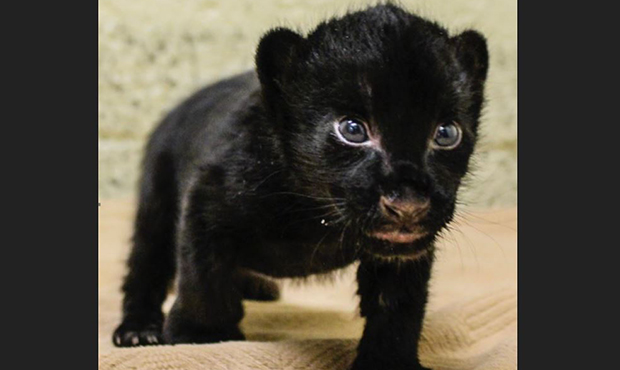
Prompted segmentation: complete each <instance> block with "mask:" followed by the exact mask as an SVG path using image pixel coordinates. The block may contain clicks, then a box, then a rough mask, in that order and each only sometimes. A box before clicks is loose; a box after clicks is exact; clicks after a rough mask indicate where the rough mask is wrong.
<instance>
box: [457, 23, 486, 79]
mask: <svg viewBox="0 0 620 370" xmlns="http://www.w3.org/2000/svg"><path fill="white" fill-rule="evenodd" d="M451 41H452V43H453V45H454V48H455V54H456V58H457V59H458V61H459V62H460V63H461V65H462V66H463V68H464V69H465V72H466V73H467V74H468V75H469V76H470V77H471V78H472V79H473V80H474V81H475V82H476V83H477V84H478V85H480V86H481V85H482V84H483V83H484V81H485V80H486V78H487V71H488V69H489V51H488V50H487V41H486V39H485V38H484V36H482V34H480V33H479V32H477V31H473V30H467V31H465V32H463V33H461V34H460V35H457V36H454V37H452V39H451Z"/></svg>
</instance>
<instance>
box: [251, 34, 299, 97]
mask: <svg viewBox="0 0 620 370" xmlns="http://www.w3.org/2000/svg"><path fill="white" fill-rule="evenodd" d="M303 41H304V38H303V37H302V36H300V35H299V34H297V33H295V32H293V31H291V30H289V29H286V28H275V29H273V30H271V31H269V32H267V33H266V34H265V35H264V36H263V37H262V38H261V40H260V42H259V44H258V49H257V50H256V58H255V61H256V72H257V74H258V79H259V80H260V83H261V86H262V89H263V96H264V98H265V100H266V101H267V102H273V103H275V101H276V100H277V99H278V98H279V96H280V95H281V86H282V83H283V80H284V76H285V75H286V73H287V72H288V71H290V70H291V67H292V66H293V63H294V62H295V51H296V50H297V48H298V47H299V46H300V45H301V43H302V42H303Z"/></svg>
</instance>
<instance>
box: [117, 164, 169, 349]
mask: <svg viewBox="0 0 620 370" xmlns="http://www.w3.org/2000/svg"><path fill="white" fill-rule="evenodd" d="M145 165H146V166H145V167H148V168H151V169H152V170H151V171H145V173H144V175H143V178H142V187H141V190H140V201H139V204H138V211H137V214H136V219H135V225H134V236H133V247H132V250H131V254H130V256H129V260H128V262H127V265H128V268H129V273H128V274H127V276H126V277H125V281H124V284H123V288H122V289H123V292H124V298H123V321H122V323H121V324H120V325H119V326H118V327H117V328H116V330H115V331H114V334H113V336H112V341H113V343H114V344H115V345H116V346H119V347H129V346H138V345H142V346H143V345H150V344H160V343H162V337H161V330H162V326H163V322H164V315H163V313H162V311H161V305H162V303H163V302H164V300H165V299H166V295H167V292H168V288H169V286H170V283H171V282H172V279H173V277H174V273H175V252H174V251H175V245H174V244H175V243H174V239H175V223H176V217H177V212H176V211H177V204H176V201H177V199H176V185H175V179H174V170H173V166H172V159H171V158H170V157H169V156H167V155H165V154H159V155H156V156H152V157H148V158H147V161H146V163H145Z"/></svg>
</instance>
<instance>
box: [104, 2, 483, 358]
mask: <svg viewBox="0 0 620 370" xmlns="http://www.w3.org/2000/svg"><path fill="white" fill-rule="evenodd" d="M487 68H488V53H487V47H486V41H485V39H484V37H483V36H482V35H480V34H479V33H477V32H476V31H471V30H470V31H465V32H463V33H461V34H458V35H455V36H450V35H448V32H447V31H446V30H445V29H444V28H442V27H440V26H439V25H437V24H435V23H433V22H430V21H428V20H425V19H422V18H420V17H419V16H416V15H414V14H411V13H408V12H406V11H405V10H403V9H401V8H399V7H397V6H395V5H391V4H387V5H378V6H374V7H370V8H368V9H366V10H363V11H358V12H354V13H350V14H347V15H345V16H343V17H341V18H334V19H331V20H329V21H327V22H324V23H321V24H320V25H319V26H318V27H316V29H314V30H313V31H312V32H310V33H309V34H308V35H306V36H303V35H300V34H298V33H296V32H294V31H291V30H288V29H284V28H277V29H274V30H272V31H270V32H268V33H267V34H266V35H264V36H263V38H262V39H261V41H260V44H259V46H258V50H257V52H256V71H251V72H247V73H244V74H242V75H238V76H235V77H232V78H230V79H227V80H224V81H221V82H218V83H216V84H214V85H211V86H209V87H207V88H205V89H203V90H202V91H200V92H198V93H196V94H195V95H194V96H192V97H191V98H189V99H188V100H187V101H185V102H184V103H183V104H181V105H180V106H179V107H178V108H176V109H175V110H174V111H172V112H171V113H170V114H169V115H168V116H167V117H166V118H165V120H164V121H163V122H162V123H161V124H160V125H159V127H158V128H157V129H156V130H155V132H154V133H153V134H152V136H151V139H150V141H149V144H148V147H147V149H146V156H145V159H144V169H143V171H144V172H143V176H142V183H141V188H140V200H139V208H138V212H137V217H136V222H135V235H134V239H133V243H134V244H133V249H132V252H131V256H130V258H129V274H128V275H127V277H126V278H125V283H124V285H123V291H124V293H125V298H124V301H123V313H124V316H123V322H122V324H121V325H120V326H119V327H118V329H117V330H116V332H115V333H114V338H113V340H114V343H115V344H116V345H118V346H135V345H147V344H158V343H171V344H174V343H212V342H219V341H227V340H241V339H243V338H244V336H243V333H241V331H240V330H239V327H238V323H239V321H240V320H241V318H242V317H243V308H242V304H241V300H242V299H243V298H246V299H263V300H271V299H277V298H278V294H279V292H278V288H277V285H276V284H275V283H274V282H273V281H271V280H269V278H267V276H270V277H276V278H279V277H302V276H308V275H311V274H320V273H325V272H328V271H332V270H335V269H339V268H342V267H345V266H347V265H349V264H351V263H354V262H356V261H358V262H359V269H358V273H357V280H358V283H359V289H358V294H359V296H360V299H361V314H362V316H364V317H365V318H366V326H365V329H364V334H363V337H362V339H361V341H360V343H359V347H358V355H357V358H356V360H355V362H354V363H353V365H352V366H353V369H355V370H360V369H423V367H422V366H421V365H420V362H419V360H418V356H417V349H418V348H417V347H418V340H419V338H420V331H421V329H422V321H423V317H424V310H425V304H426V300H427V284H428V280H429V277H430V274H431V266H432V263H433V255H434V242H435V239H436V237H437V235H438V233H439V232H440V231H441V230H442V229H443V228H444V227H445V226H446V225H447V224H448V223H449V222H450V221H451V219H452V217H453V213H454V209H455V201H456V194H457V189H458V188H459V185H460V183H461V180H462V178H463V176H464V175H465V174H466V172H467V169H468V162H469V159H470V156H471V154H472V151H473V150H474V145H475V142H476V137H477V128H478V121H479V117H480V112H481V107H482V104H483V100H484V99H483V88H484V82H485V79H486V74H487ZM175 273H176V274H178V289H177V292H178V297H177V299H176V302H175V303H174V305H173V307H172V309H171V311H170V313H169V314H168V316H167V318H166V319H165V320H164V315H163V313H162V310H161V305H162V302H163V301H164V299H165V298H166V294H167V290H168V288H169V285H170V283H171V281H172V280H173V278H174V276H175Z"/></svg>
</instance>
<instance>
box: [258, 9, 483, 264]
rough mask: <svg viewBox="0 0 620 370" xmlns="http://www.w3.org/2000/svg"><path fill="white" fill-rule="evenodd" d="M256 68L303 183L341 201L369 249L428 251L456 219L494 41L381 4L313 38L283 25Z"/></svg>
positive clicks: (341, 210) (343, 217)
mask: <svg viewBox="0 0 620 370" xmlns="http://www.w3.org/2000/svg"><path fill="white" fill-rule="evenodd" d="M256 63H257V72H258V76H259V79H260V81H261V87H262V94H263V100H264V102H265V105H266V107H267V110H268V112H269V114H270V115H271V117H272V119H273V121H274V122H273V124H274V125H276V126H277V132H278V135H279V139H280V140H281V144H282V147H283V148H284V151H285V157H286V161H287V166H288V168H289V169H290V171H291V172H292V174H293V176H292V178H294V181H295V183H296V184H295V186H296V187H297V189H298V190H299V191H300V192H304V193H305V194H308V195H309V196H312V197H315V198H320V199H325V200H324V202H326V203H328V204H330V205H332V206H333V209H334V210H335V212H333V213H332V215H333V217H334V220H333V222H334V223H336V224H338V223H340V224H342V225H345V224H346V225H348V227H351V228H355V229H356V230H358V231H359V235H361V237H362V238H363V239H364V240H363V243H361V244H362V245H363V246H364V248H365V250H366V251H367V252H369V253H372V254H374V255H380V256H401V257H405V256H409V257H412V256H416V255H419V254H421V253H424V251H425V248H426V247H427V246H428V245H430V244H432V243H429V242H430V241H432V240H433V238H435V236H436V234H437V233H438V232H439V231H440V230H441V229H442V228H443V227H444V226H445V225H446V224H447V223H448V222H449V221H450V220H451V219H452V216H453V213H454V208H455V202H456V194H457V190H458V188H459V185H460V183H461V180H462V178H463V176H464V175H465V174H466V173H467V170H468V163H469V159H470V156H471V154H472V152H473V150H474V146H475V143H476V138H477V128H478V121H479V117H480V112H481V108H482V104H483V89H484V82H485V79H486V75H487V68H488V53H487V46H486V41H485V39H484V37H483V36H482V35H480V34H479V33H477V32H475V31H465V32H463V33H461V34H458V35H455V36H450V35H448V32H447V31H446V30H445V29H443V28H442V27H440V26H438V25H437V24H435V23H433V22H430V21H428V20H425V19H422V18H420V17H418V16H416V15H413V14H411V13H408V12H406V11H404V10H403V9H401V8H398V7H396V6H394V5H380V6H375V7H372V8H368V9H366V10H364V11H360V12H356V13H351V14H348V15H346V16H344V17H342V18H337V19H332V20H330V21H328V22H325V23H322V24H320V25H319V26H318V27H317V28H316V29H315V30H313V31H312V32H311V33H310V34H308V35H307V36H305V37H304V36H302V35H300V34H298V33H295V32H293V31H291V30H288V29H282V28H279V29H275V30H273V31H271V32H269V33H267V34H266V35H265V36H264V37H263V38H262V40H261V42H260V45H259V48H258V51H257V55H256Z"/></svg>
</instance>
